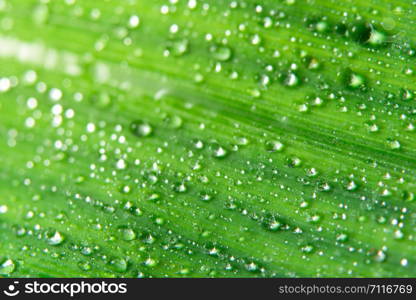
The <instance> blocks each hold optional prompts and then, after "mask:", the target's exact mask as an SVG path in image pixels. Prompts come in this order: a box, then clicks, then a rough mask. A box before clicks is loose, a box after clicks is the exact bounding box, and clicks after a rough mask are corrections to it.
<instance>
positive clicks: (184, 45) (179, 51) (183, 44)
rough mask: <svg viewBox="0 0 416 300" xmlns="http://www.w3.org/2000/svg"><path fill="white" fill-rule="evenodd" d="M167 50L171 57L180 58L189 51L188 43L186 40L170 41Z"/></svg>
mask: <svg viewBox="0 0 416 300" xmlns="http://www.w3.org/2000/svg"><path fill="white" fill-rule="evenodd" d="M167 50H168V51H169V52H168V53H169V54H172V55H173V56H176V57H179V56H182V55H184V54H186V53H187V52H188V51H189V41H188V40H187V39H176V40H171V41H169V42H168V46H167Z"/></svg>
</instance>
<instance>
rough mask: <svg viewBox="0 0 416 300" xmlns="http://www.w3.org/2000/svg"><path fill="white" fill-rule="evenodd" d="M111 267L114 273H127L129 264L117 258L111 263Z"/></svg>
mask: <svg viewBox="0 0 416 300" xmlns="http://www.w3.org/2000/svg"><path fill="white" fill-rule="evenodd" d="M110 266H111V268H112V269H113V270H114V271H116V272H119V273H124V272H126V271H127V267H128V263H127V261H126V260H125V259H123V258H115V259H113V260H112V261H110Z"/></svg>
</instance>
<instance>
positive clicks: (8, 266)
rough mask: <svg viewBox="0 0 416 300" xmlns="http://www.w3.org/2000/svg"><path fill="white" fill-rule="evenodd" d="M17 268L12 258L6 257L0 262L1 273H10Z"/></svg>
mask: <svg viewBox="0 0 416 300" xmlns="http://www.w3.org/2000/svg"><path fill="white" fill-rule="evenodd" d="M15 269H16V264H15V263H14V261H13V260H11V259H4V260H3V261H2V262H1V263H0V275H10V274H11V273H13V271H14V270H15Z"/></svg>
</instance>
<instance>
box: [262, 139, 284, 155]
mask: <svg viewBox="0 0 416 300" xmlns="http://www.w3.org/2000/svg"><path fill="white" fill-rule="evenodd" d="M282 150H283V144H282V143H281V142H279V141H268V142H266V151H269V152H276V151H282Z"/></svg>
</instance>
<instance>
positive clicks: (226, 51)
mask: <svg viewBox="0 0 416 300" xmlns="http://www.w3.org/2000/svg"><path fill="white" fill-rule="evenodd" d="M210 51H211V54H212V56H213V57H214V59H216V60H219V61H227V60H229V59H230V58H231V55H232V51H231V49H230V48H229V47H226V46H217V45H215V46H212V47H211V48H210Z"/></svg>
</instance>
